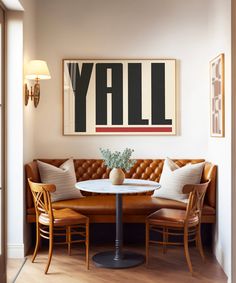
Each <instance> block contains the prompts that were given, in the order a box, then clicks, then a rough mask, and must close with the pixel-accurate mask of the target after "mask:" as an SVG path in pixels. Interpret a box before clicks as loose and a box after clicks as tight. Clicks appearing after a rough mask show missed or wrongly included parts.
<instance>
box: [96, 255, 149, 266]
mask: <svg viewBox="0 0 236 283" xmlns="http://www.w3.org/2000/svg"><path fill="white" fill-rule="evenodd" d="M93 261H94V263H95V265H96V266H98V267H104V268H113V269H121V268H129V267H134V266H137V265H140V264H142V263H143V262H144V256H143V255H140V254H136V253H133V252H123V253H122V258H120V259H115V252H114V251H109V252H101V253H98V254H96V255H94V256H93Z"/></svg>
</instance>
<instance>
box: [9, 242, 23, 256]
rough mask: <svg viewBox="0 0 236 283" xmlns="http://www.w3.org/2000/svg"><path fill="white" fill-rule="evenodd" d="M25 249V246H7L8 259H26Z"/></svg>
mask: <svg viewBox="0 0 236 283" xmlns="http://www.w3.org/2000/svg"><path fill="white" fill-rule="evenodd" d="M24 257H25V247H24V244H18V245H16V244H8V245H7V258H24Z"/></svg>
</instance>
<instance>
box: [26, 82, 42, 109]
mask: <svg viewBox="0 0 236 283" xmlns="http://www.w3.org/2000/svg"><path fill="white" fill-rule="evenodd" d="M29 99H31V101H32V100H33V101H34V106H35V107H37V106H38V104H39V99H40V85H39V79H36V80H35V84H34V89H33V87H32V86H31V87H30V90H29V89H28V86H27V84H25V105H27V104H28V101H29Z"/></svg>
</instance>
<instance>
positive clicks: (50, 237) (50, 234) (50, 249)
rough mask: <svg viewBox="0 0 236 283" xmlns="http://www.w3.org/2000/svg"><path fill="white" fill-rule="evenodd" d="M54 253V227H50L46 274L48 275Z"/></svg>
mask: <svg viewBox="0 0 236 283" xmlns="http://www.w3.org/2000/svg"><path fill="white" fill-rule="evenodd" d="M52 251H53V227H49V251H48V262H47V266H46V268H45V272H44V273H45V274H47V272H48V268H49V265H50V263H51V259H52Z"/></svg>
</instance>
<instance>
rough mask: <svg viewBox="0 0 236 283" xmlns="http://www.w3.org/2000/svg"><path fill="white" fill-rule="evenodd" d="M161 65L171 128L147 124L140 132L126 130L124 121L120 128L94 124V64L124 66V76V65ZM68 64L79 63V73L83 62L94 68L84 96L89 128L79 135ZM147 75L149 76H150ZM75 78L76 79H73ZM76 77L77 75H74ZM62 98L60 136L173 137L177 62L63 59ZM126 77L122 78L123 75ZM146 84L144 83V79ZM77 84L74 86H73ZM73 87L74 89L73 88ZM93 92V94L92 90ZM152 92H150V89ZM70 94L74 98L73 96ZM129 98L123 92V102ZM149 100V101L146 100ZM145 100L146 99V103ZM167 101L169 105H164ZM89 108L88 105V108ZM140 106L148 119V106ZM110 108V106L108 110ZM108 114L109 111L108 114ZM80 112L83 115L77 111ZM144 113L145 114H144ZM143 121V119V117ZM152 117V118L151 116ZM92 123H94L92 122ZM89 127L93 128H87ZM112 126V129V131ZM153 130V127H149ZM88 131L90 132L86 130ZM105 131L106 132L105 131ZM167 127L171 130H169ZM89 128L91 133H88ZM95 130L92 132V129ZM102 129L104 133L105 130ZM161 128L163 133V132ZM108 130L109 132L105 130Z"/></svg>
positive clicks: (127, 128)
mask: <svg viewBox="0 0 236 283" xmlns="http://www.w3.org/2000/svg"><path fill="white" fill-rule="evenodd" d="M148 62H149V63H163V64H165V66H166V67H165V68H166V70H167V71H166V72H167V73H165V76H164V77H165V88H167V90H166V92H167V94H168V96H166V97H165V101H166V106H165V110H164V111H166V113H167V114H166V119H172V125H171V126H170V127H168V126H166V125H164V124H163V125H162V124H161V125H157V127H156V126H155V125H149V126H150V128H148V126H147V127H146V126H142V127H140V126H139V125H138V126H137V129H139V128H141V131H137V129H136V128H135V127H131V128H130V127H129V125H126V124H127V123H125V122H124V124H123V125H120V126H117V127H116V126H113V125H111V126H108V127H106V125H105V127H103V126H99V125H96V123H94V120H95V119H94V117H95V114H94V113H95V111H94V105H95V104H94V103H96V101H97V100H94V98H93V96H94V89H95V87H94V83H93V82H94V79H95V77H94V76H95V70H94V69H95V65H96V64H97V63H112V64H113V63H121V64H122V65H123V67H124V70H123V73H124V74H125V73H127V70H126V69H127V66H126V68H125V65H127V63H140V64H141V65H143V64H145V63H146V64H147V63H148ZM68 63H70V64H71V63H72V64H78V66H79V72H81V71H82V65H83V64H85V63H87V64H88V63H90V64H91V63H92V64H93V65H94V68H93V71H92V74H91V79H90V82H89V85H88V91H87V93H88V95H87V101H86V103H87V106H86V108H87V111H86V112H87V113H88V114H89V115H88V114H87V115H86V126H87V128H88V129H86V131H83V132H82V131H81V132H78V131H77V130H74V127H75V117H78V116H77V115H75V110H76V109H75V106H74V105H73V97H74V96H75V95H74V94H73V92H74V90H73V86H72V81H71V78H70V76H69V75H68V74H69V73H68V66H67V64H68ZM145 70H146V68H144V73H143V74H144V76H145V73H146V72H145ZM169 72H171V75H169ZM149 76H150V74H149ZM75 77H76V76H75ZM77 77H78V76H77ZM62 78H63V79H62V99H63V103H62V104H63V110H62V112H63V117H62V119H63V120H62V125H63V135H66V136H68V135H69V136H74V135H176V134H177V129H176V100H177V97H176V96H177V94H176V59H166V58H165V59H164V58H163V59H104V60H101V59H63V60H62ZM124 78H125V76H124ZM145 81H146V80H145ZM123 84H124V86H127V80H126V81H125V80H124V82H123ZM75 85H77V83H76V84H75ZM75 85H74V87H75ZM148 87H149V88H151V85H150V86H148ZM91 90H92V91H91ZM150 91H151V89H150ZM72 94H73V95H72ZM127 99H128V97H127V95H126V98H125V91H124V101H125V100H127ZM145 99H146V97H145ZM149 100H150V99H149ZM146 101H148V100H146ZM167 101H168V102H169V103H167ZM108 104H109V105H110V104H111V102H110V101H109V103H108ZM89 105H90V106H89ZM142 107H146V109H144V110H145V113H146V116H147V112H148V111H147V103H146V106H145V105H144V106H143V105H142ZM110 108H111V107H110ZM123 109H127V104H125V102H124V104H123ZM123 111H124V120H125V119H127V114H125V110H123ZM109 112H110V111H109ZM80 113H82V112H81V111H80ZM145 113H144V115H145ZM108 117H110V120H112V118H111V115H109V116H108ZM144 118H146V117H144ZM150 118H152V116H151V117H150ZM91 121H93V122H92V123H91ZM90 124H92V126H91V125H90ZM113 127H114V130H113ZM152 127H153V128H152ZM89 128H90V129H89ZM101 128H102V130H103V132H102V131H101ZM107 128H108V129H107ZM155 128H160V129H157V131H155V130H156V129H155ZM169 128H170V129H169ZM91 129H92V130H91ZM94 129H95V130H94ZM104 129H105V130H104ZM162 129H163V131H162ZM108 130H109V131H108Z"/></svg>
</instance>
